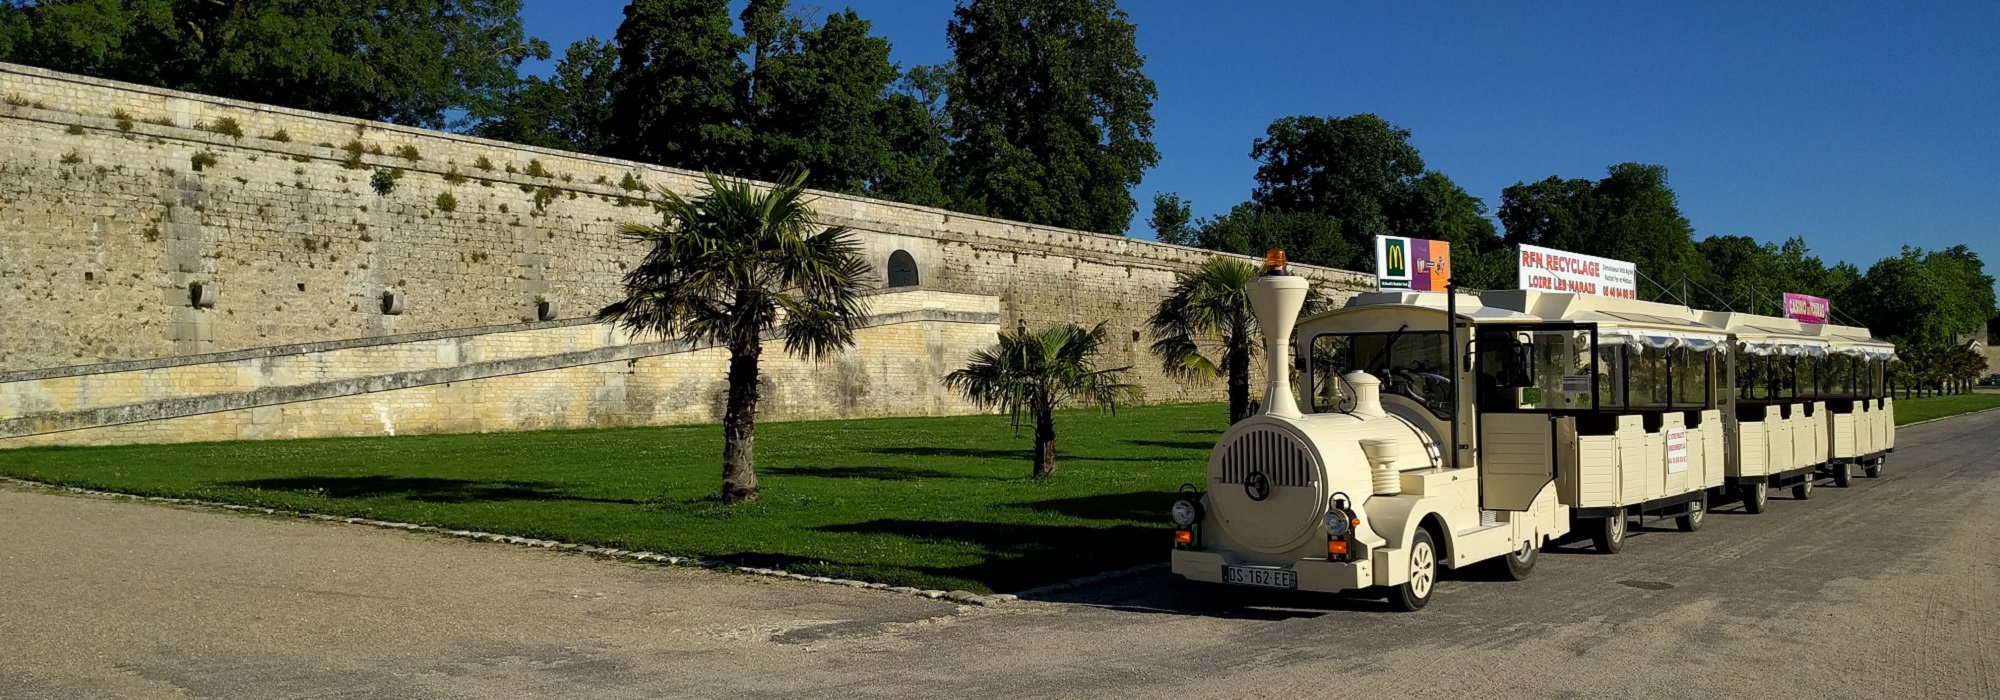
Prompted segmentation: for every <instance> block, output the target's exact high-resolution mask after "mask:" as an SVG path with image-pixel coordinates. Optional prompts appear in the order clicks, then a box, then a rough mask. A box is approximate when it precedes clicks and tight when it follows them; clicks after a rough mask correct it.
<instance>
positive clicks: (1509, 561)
mask: <svg viewBox="0 0 2000 700" xmlns="http://www.w3.org/2000/svg"><path fill="white" fill-rule="evenodd" d="M1541 551H1542V548H1541V547H1538V546H1536V545H1535V543H1534V542H1533V541H1532V540H1531V541H1527V542H1522V543H1521V548H1520V549H1516V550H1514V551H1513V552H1510V553H1508V554H1507V556H1504V557H1500V563H1501V569H1502V571H1501V574H1502V575H1504V576H1506V578H1507V580H1509V581H1519V580H1521V579H1525V578H1527V577H1528V574H1529V573H1531V572H1533V571H1534V570H1535V560H1536V559H1539V558H1541Z"/></svg>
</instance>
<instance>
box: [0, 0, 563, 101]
mask: <svg viewBox="0 0 2000 700" xmlns="http://www.w3.org/2000/svg"><path fill="white" fill-rule="evenodd" d="M520 10H521V7H520V0H310V1H308V0H264V1H261V2H260V1H255V0H35V1H29V0H0V60H4V61H12V62H17V63H26V64H30V65H36V66H42V67H45V68H50V69H54V70H60V71H68V72H73V73H82V74H85V75H95V76H100V77H105V78H110V79H113V80H124V81H129V82H135V83H144V84H148V85H157V86H160V87H165V88H170V89H175V90H187V91H191V92H199V93H204V94H209V95H217V96H221V97H230V98H236V99H241V100H250V101H255V102H264V103H269V104H277V105H283V106H287V107H295V108H298V109H307V110H313V111H318V112H328V113H332V114H341V115H346V116H351V117H360V118H364V119H377V120H382V121H388V122H395V123H399V124H411V125H415V126H422V127H429V128H450V127H454V126H463V119H464V117H463V116H462V115H466V114H473V115H477V114H486V113H490V112H493V111H495V110H496V109H497V106H496V104H495V101H496V100H497V99H499V98H501V97H504V96H508V95H510V94H511V93H512V91H513V89H514V88H515V87H516V85H517V83H518V82H519V81H520V78H519V77H518V76H517V74H516V69H517V68H518V67H519V65H520V63H521V61H522V60H524V59H527V58H530V57H534V58H547V57H548V55H549V48H548V45H547V44H546V43H544V42H542V41H540V40H537V39H530V38H527V37H526V36H525V35H524V34H523V33H522V28H521V18H520Z"/></svg>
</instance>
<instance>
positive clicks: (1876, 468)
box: [1861, 457, 1882, 479]
mask: <svg viewBox="0 0 2000 700" xmlns="http://www.w3.org/2000/svg"><path fill="white" fill-rule="evenodd" d="M1861 474H1862V475H1863V476H1866V477H1868V478H1870V479H1880V478H1882V458H1881V457H1876V458H1875V461H1873V462H1869V463H1868V466H1865V467H1862V468H1861Z"/></svg>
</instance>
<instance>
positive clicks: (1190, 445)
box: [1125, 440, 1215, 452]
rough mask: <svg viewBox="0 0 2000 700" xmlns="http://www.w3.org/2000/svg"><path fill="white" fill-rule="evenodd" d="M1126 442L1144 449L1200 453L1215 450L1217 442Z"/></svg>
mask: <svg viewBox="0 0 2000 700" xmlns="http://www.w3.org/2000/svg"><path fill="white" fill-rule="evenodd" d="M1125 442H1127V443H1130V444H1133V445H1139V446H1142V447H1166V448H1170V449H1175V450H1200V451H1202V452H1207V451H1209V450H1213V449H1215V441H1214V440H1203V441H1196V440H1126V441H1125Z"/></svg>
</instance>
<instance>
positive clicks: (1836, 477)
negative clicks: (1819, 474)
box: [1833, 462, 1854, 488]
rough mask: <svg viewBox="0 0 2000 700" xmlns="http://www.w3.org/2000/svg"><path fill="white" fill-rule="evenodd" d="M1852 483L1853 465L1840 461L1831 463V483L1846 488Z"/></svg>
mask: <svg viewBox="0 0 2000 700" xmlns="http://www.w3.org/2000/svg"><path fill="white" fill-rule="evenodd" d="M1853 484H1854V465H1852V464H1848V463H1846V462H1840V463H1838V464H1835V465H1833V485H1834V486H1838V487H1840V488H1847V487H1848V486H1851V485H1853Z"/></svg>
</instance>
